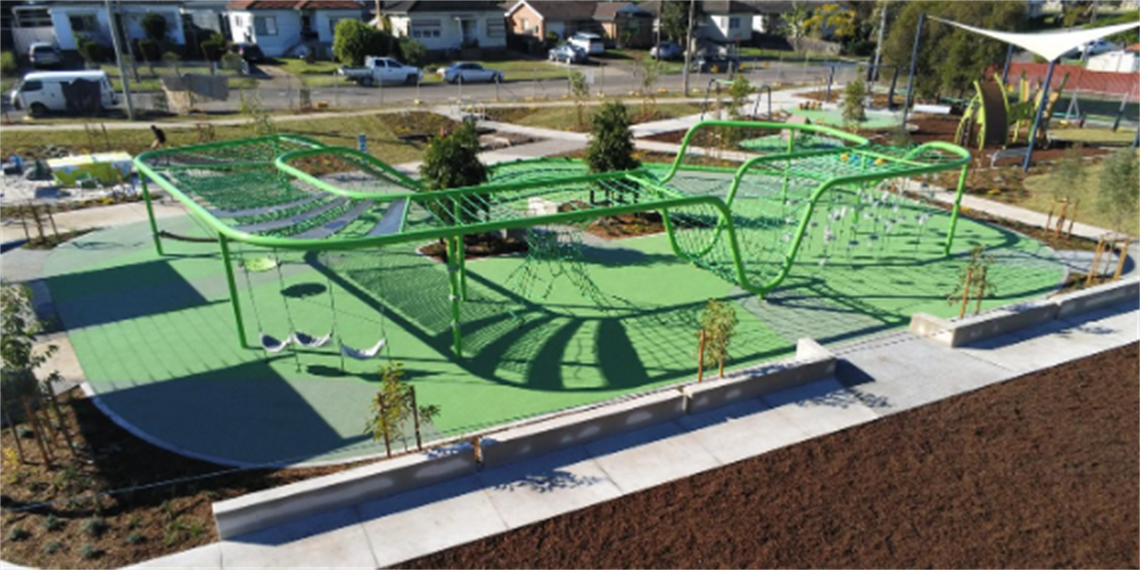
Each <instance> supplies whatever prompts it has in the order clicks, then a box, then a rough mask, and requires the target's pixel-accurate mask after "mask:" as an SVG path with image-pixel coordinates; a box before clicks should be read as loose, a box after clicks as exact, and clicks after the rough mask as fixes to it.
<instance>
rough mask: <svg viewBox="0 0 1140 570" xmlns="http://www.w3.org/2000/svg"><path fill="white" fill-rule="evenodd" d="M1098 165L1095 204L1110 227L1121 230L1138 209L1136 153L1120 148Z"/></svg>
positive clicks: (1139, 162) (1139, 191)
mask: <svg viewBox="0 0 1140 570" xmlns="http://www.w3.org/2000/svg"><path fill="white" fill-rule="evenodd" d="M1101 168H1102V170H1101V171H1100V179H1099V184H1098V186H1099V188H1098V191H1097V201H1096V207H1097V209H1098V210H1100V211H1101V212H1103V213H1104V214H1106V215H1107V216H1108V217H1109V220H1111V221H1112V225H1113V229H1115V230H1117V231H1120V232H1124V231H1126V230H1127V228H1128V224H1129V222H1131V221H1135V220H1136V215H1137V213H1138V212H1140V155H1137V154H1136V151H1135V150H1133V149H1120V150H1118V151H1116V152H1114V153H1113V154H1112V156H1109V157H1108V158H1107V159H1106V160H1105V161H1104V165H1103V166H1102V167H1101Z"/></svg>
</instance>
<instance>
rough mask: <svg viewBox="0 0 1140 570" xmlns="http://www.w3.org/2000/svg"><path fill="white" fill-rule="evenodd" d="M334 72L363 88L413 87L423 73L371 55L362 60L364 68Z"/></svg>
mask: <svg viewBox="0 0 1140 570" xmlns="http://www.w3.org/2000/svg"><path fill="white" fill-rule="evenodd" d="M336 72H337V73H339V74H341V75H343V76H345V77H347V78H348V79H349V80H351V81H355V82H357V83H359V84H361V85H363V86H365V87H371V86H372V85H374V84H377V83H381V84H383V83H403V84H405V85H415V84H416V83H417V82H418V81H422V80H423V78H424V72H423V71H420V68H418V67H414V66H411V65H404V64H402V63H400V62H399V61H397V60H395V59H392V58H390V57H376V56H371V55H370V56H368V57H366V58H364V67H341V68H340V69H337V70H336Z"/></svg>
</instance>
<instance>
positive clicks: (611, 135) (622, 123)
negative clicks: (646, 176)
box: [586, 101, 641, 203]
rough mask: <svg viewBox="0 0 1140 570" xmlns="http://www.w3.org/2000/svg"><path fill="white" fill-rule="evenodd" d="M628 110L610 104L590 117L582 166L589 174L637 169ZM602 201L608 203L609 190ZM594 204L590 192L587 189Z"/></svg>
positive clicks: (620, 104)
mask: <svg viewBox="0 0 1140 570" xmlns="http://www.w3.org/2000/svg"><path fill="white" fill-rule="evenodd" d="M629 125H630V120H629V111H628V110H627V109H626V107H625V105H623V104H622V103H620V102H618V101H610V102H608V103H606V104H605V105H604V106H602V108H601V110H600V111H598V112H597V113H596V114H595V115H594V130H593V133H592V134H591V136H590V143H589V145H587V146H586V164H587V165H589V167H590V172H614V171H619V170H632V169H634V168H637V167H639V166H641V163H640V162H639V161H638V160H637V159H636V158H634V157H633V132H632V131H630V129H629ZM605 193H606V201H607V202H608V201H612V199H613V196H612V194H611V191H610V190H609V189H608V188H607V189H605ZM590 202H591V203H593V202H594V190H590Z"/></svg>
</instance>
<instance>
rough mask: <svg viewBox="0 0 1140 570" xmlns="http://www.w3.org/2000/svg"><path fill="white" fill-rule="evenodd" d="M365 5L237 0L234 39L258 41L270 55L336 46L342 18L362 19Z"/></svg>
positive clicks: (231, 14) (231, 9) (231, 10)
mask: <svg viewBox="0 0 1140 570" xmlns="http://www.w3.org/2000/svg"><path fill="white" fill-rule="evenodd" d="M363 14H364V5H363V4H362V3H361V2H357V1H355V0H237V1H236V2H231V3H230V5H229V6H228V14H227V17H228V18H229V24H230V40H231V41H234V42H249V43H255V44H257V45H258V47H260V48H261V51H262V52H263V53H264V54H265V55H266V56H268V57H281V56H284V55H288V54H290V53H293V52H294V51H296V50H297V48H299V47H301V46H310V47H315V46H314V44H316V45H326V46H327V45H332V41H333V35H334V31H335V30H336V25H337V23H338V22H340V21H341V20H345V19H352V20H360V19H361V17H362V16H363Z"/></svg>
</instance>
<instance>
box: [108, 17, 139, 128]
mask: <svg viewBox="0 0 1140 570" xmlns="http://www.w3.org/2000/svg"><path fill="white" fill-rule="evenodd" d="M106 6H107V23H108V24H109V25H110V26H111V45H112V46H114V48H115V61H116V62H117V63H118V65H119V80H120V81H122V82H123V99H124V100H125V101H126V103H127V119H128V120H131V121H133V120H135V106H134V103H132V102H131V80H130V79H129V78H128V77H127V70H126V68H124V67H123V52H122V50H121V49H119V22H118V19H117V18H116V17H115V13H114V12H112V11H111V0H106Z"/></svg>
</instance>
